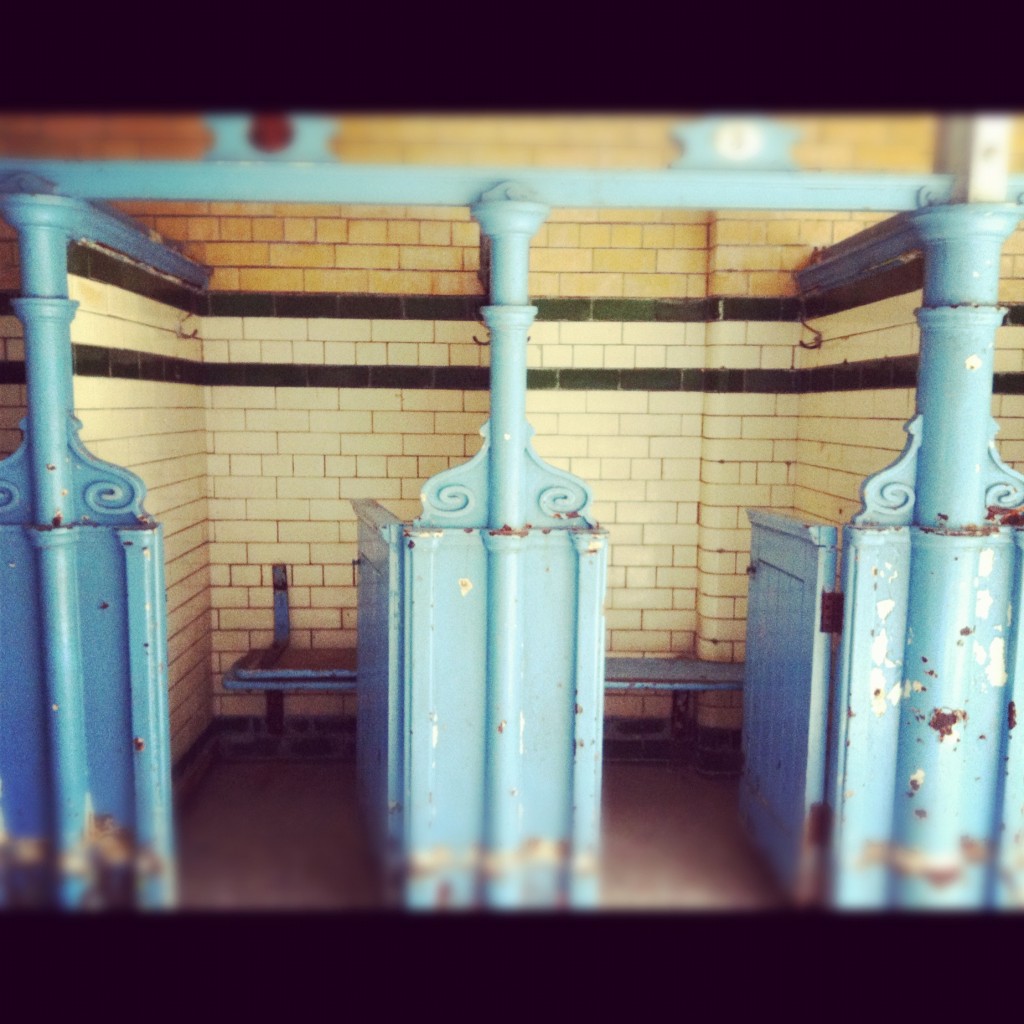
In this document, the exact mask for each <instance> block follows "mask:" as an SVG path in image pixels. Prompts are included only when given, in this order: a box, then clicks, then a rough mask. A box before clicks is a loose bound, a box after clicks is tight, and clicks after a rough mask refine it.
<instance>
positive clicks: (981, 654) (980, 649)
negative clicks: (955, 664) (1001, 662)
mask: <svg viewBox="0 0 1024 1024" xmlns="http://www.w3.org/2000/svg"><path fill="white" fill-rule="evenodd" d="M974 660H975V661H976V662H977V663H978V664H979V665H984V664H985V662H986V661H988V652H987V651H986V650H985V645H984V644H979V643H978V641H977V640H975V641H974Z"/></svg>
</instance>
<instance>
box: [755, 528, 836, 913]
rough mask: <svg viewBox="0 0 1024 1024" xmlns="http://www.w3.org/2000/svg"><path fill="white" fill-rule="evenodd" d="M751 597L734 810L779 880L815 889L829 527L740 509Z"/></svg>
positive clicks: (808, 894) (832, 553) (821, 806)
mask: <svg viewBox="0 0 1024 1024" xmlns="http://www.w3.org/2000/svg"><path fill="white" fill-rule="evenodd" d="M747 516H748V517H749V519H750V523H751V528H752V535H751V551H750V568H749V570H748V571H749V573H750V601H749V606H748V607H749V611H748V615H747V655H746V663H745V665H746V667H745V671H744V680H743V722H744V730H743V737H742V743H743V761H744V768H743V777H742V780H741V786H740V813H741V816H742V818H743V820H744V823H745V825H746V827H747V829H748V830H749V832H750V835H751V837H752V839H753V840H754V842H755V843H756V844H757V846H758V847H760V849H761V850H762V851H763V852H764V854H765V855H766V857H767V858H768V861H769V863H770V864H771V865H772V867H773V869H774V871H775V873H776V875H777V876H778V877H779V879H780V880H781V881H782V883H783V885H784V886H785V887H786V888H787V889H788V890H789V891H790V892H792V893H793V894H794V895H795V897H796V898H797V899H798V900H800V901H801V902H809V901H811V900H813V899H815V898H817V895H818V891H817V890H818V886H819V878H820V864H819V860H820V854H821V851H822V848H823V845H824V840H825V838H826V836H827V829H828V816H827V812H826V810H825V735H826V724H827V715H828V693H829V677H830V669H831V635H830V633H828V632H823V631H822V629H821V626H822V603H823V601H824V600H826V595H831V594H832V591H833V587H834V584H835V576H836V528H835V527H834V526H826V525H820V524H818V525H812V524H807V523H802V522H800V521H799V520H796V519H794V518H792V517H790V516H785V515H780V514H778V513H772V512H767V511H762V510H758V509H748V510H747Z"/></svg>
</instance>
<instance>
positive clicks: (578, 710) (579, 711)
mask: <svg viewBox="0 0 1024 1024" xmlns="http://www.w3.org/2000/svg"><path fill="white" fill-rule="evenodd" d="M576 714H577V715H582V714H583V705H582V704H577V705H576Z"/></svg>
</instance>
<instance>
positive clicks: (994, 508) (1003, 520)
mask: <svg viewBox="0 0 1024 1024" xmlns="http://www.w3.org/2000/svg"><path fill="white" fill-rule="evenodd" d="M985 518H986V519H987V520H988V521H989V522H992V521H993V520H998V521H999V523H1000V524H1001V525H1002V526H1024V505H1019V506H1018V507H1017V508H1000V507H999V506H998V505H989V507H988V514H987V515H986V516H985Z"/></svg>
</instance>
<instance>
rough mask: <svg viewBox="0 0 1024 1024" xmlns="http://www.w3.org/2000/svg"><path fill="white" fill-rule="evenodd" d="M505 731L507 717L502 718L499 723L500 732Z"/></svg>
mask: <svg viewBox="0 0 1024 1024" xmlns="http://www.w3.org/2000/svg"><path fill="white" fill-rule="evenodd" d="M504 731H505V719H504V718H503V719H502V720H501V721H500V722H499V723H498V732H504Z"/></svg>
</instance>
